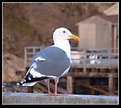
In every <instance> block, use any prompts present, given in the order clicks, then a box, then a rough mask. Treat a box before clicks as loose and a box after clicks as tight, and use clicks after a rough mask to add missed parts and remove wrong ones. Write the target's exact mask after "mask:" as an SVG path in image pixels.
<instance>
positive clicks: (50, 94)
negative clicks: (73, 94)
mask: <svg viewBox="0 0 121 108" xmlns="http://www.w3.org/2000/svg"><path fill="white" fill-rule="evenodd" d="M47 87H48V96H52V95H53V93H51V91H50V80H49V79H48V81H47Z"/></svg>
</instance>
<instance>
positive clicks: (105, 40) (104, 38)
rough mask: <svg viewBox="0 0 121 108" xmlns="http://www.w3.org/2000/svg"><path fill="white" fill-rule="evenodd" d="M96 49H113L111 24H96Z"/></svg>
mask: <svg viewBox="0 0 121 108" xmlns="http://www.w3.org/2000/svg"><path fill="white" fill-rule="evenodd" d="M95 41H96V42H95V43H96V44H95V47H96V48H111V24H110V23H99V24H96V40H95Z"/></svg>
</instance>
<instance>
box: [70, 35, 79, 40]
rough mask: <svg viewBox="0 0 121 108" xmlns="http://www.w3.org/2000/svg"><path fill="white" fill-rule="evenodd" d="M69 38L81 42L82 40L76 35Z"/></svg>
mask: <svg viewBox="0 0 121 108" xmlns="http://www.w3.org/2000/svg"><path fill="white" fill-rule="evenodd" d="M69 37H70V39H74V40H76V41H79V40H80V38H79V37H78V36H76V35H71V36H69Z"/></svg>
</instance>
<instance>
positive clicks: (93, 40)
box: [78, 23, 112, 48]
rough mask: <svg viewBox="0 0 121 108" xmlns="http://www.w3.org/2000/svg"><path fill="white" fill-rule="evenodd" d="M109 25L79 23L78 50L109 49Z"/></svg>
mask: <svg viewBox="0 0 121 108" xmlns="http://www.w3.org/2000/svg"><path fill="white" fill-rule="evenodd" d="M111 26H112V25H111V23H80V25H79V27H78V29H79V30H78V31H79V36H80V41H79V44H78V45H79V48H111V35H112V34H111Z"/></svg>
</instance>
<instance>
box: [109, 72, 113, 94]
mask: <svg viewBox="0 0 121 108" xmlns="http://www.w3.org/2000/svg"><path fill="white" fill-rule="evenodd" d="M108 86H109V94H113V91H114V90H113V89H114V87H113V86H114V83H113V74H109V78H108Z"/></svg>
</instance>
